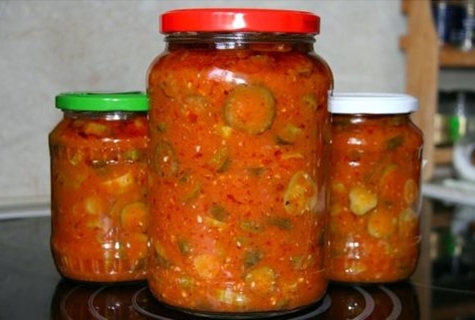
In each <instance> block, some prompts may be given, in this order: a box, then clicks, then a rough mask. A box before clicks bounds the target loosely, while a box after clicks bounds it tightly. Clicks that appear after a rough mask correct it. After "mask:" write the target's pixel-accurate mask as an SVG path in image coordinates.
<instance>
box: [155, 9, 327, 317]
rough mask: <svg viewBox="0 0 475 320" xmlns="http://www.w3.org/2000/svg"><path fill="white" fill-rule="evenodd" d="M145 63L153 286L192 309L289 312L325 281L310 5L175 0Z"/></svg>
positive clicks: (320, 101) (161, 296)
mask: <svg viewBox="0 0 475 320" xmlns="http://www.w3.org/2000/svg"><path fill="white" fill-rule="evenodd" d="M161 31H162V33H164V34H165V41H166V42H167V49H166V51H165V52H164V53H163V54H161V55H160V56H159V57H158V58H157V59H156V60H155V61H154V62H153V63H152V65H151V66H150V69H149V74H148V93H149V98H150V119H149V124H150V149H149V150H150V163H151V168H150V170H149V172H150V173H149V191H150V215H151V220H150V221H151V222H150V239H151V248H152V249H151V252H152V258H151V260H150V265H149V272H148V283H149V287H150V290H151V291H152V293H153V294H154V295H155V297H157V299H158V300H160V301H161V302H164V303H166V304H168V305H171V306H174V307H177V308H180V309H182V310H184V311H189V312H192V313H203V314H206V315H207V316H212V315H213V314H221V315H223V314H226V315H229V314H237V313H239V314H250V313H261V312H262V313H263V314H262V315H264V316H265V315H270V314H274V313H281V312H289V311H292V310H295V309H298V308H301V307H303V306H306V305H309V304H312V303H313V302H316V301H317V300H319V299H320V298H321V297H322V296H323V295H324V292H325V290H326V287H327V280H326V277H325V275H324V272H323V244H324V243H323V232H324V221H325V214H326V212H327V201H326V199H327V194H326V192H327V191H326V190H327V187H326V184H327V175H326V172H327V164H328V152H327V150H328V149H327V146H328V144H329V115H328V110H327V99H328V92H329V91H330V90H331V89H332V81H333V80H332V73H331V71H330V69H329V67H328V65H327V64H326V62H324V60H322V58H320V57H319V56H318V55H317V54H316V53H315V52H314V50H313V43H314V41H315V40H314V36H315V34H317V33H318V32H319V17H318V16H316V15H313V14H311V13H307V12H296V11H285V10H271V9H268V10H261V9H184V10H177V11H171V12H167V13H165V14H164V15H163V16H162V19H161Z"/></svg>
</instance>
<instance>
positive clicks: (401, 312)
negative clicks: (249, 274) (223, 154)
mask: <svg viewBox="0 0 475 320" xmlns="http://www.w3.org/2000/svg"><path fill="white" fill-rule="evenodd" d="M435 207H436V208H437V209H434V208H435ZM439 211H440V213H439ZM422 214H423V228H422V234H423V243H422V249H423V250H422V254H421V258H420V261H419V265H418V269H417V270H416V272H415V274H414V276H413V277H412V278H411V280H410V281H407V282H401V283H396V284H390V285H373V286H356V285H355V286H342V285H333V284H332V285H330V287H329V288H328V293H327V295H326V296H325V297H324V298H323V299H322V300H321V301H320V302H319V303H317V304H316V305H314V306H312V307H310V308H308V309H305V310H302V311H301V312H298V313H293V314H291V315H287V316H278V317H273V318H272V319H275V320H284V319H300V320H305V319H332V320H338V319H355V320H359V319H376V320H380V319H414V320H415V319H423V320H426V319H427V320H437V319H444V320H445V319H453V320H455V319H456V320H468V319H475V240H474V241H473V243H472V236H473V234H472V233H473V232H475V231H474V230H475V228H474V226H475V222H473V221H475V208H465V209H463V210H462V209H454V208H453V207H444V206H442V207H441V208H440V206H438V205H434V204H433V203H432V202H430V201H425V204H424V207H423V212H422ZM472 220H473V221H472ZM49 235H50V219H49V217H35V218H22V219H8V220H0V254H1V258H0V319H1V320H16V319H21V320H24V319H38V320H42V319H72V320H79V319H81V320H82V319H173V320H175V319H180V320H182V319H193V317H192V316H190V315H187V314H184V313H180V312H177V311H174V310H172V309H168V308H166V307H165V306H163V305H161V304H159V303H158V302H157V301H156V300H155V299H154V298H153V297H152V296H151V294H150V293H149V292H148V289H147V287H146V284H145V283H138V284H134V285H121V286H87V285H81V284H76V283H70V282H67V281H64V280H62V279H61V277H60V276H59V274H58V273H57V271H56V269H55V267H54V264H53V261H52V258H51V254H50V249H49ZM474 239H475V236H474ZM199 319H204V318H199Z"/></svg>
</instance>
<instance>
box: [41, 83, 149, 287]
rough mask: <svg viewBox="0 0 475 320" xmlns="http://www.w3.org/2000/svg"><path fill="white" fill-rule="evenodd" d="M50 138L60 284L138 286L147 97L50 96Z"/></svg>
mask: <svg viewBox="0 0 475 320" xmlns="http://www.w3.org/2000/svg"><path fill="white" fill-rule="evenodd" d="M56 107H57V108H59V109H61V110H62V111H63V113H64V116H63V119H62V120H61V121H60V123H59V124H58V125H57V126H56V127H55V128H54V129H53V131H52V132H51V133H50V135H49V148H50V156H51V219H52V230H51V250H52V254H53V258H54V262H55V265H56V268H57V269H58V271H59V273H60V274H61V275H62V276H64V277H65V278H69V279H73V280H79V281H86V282H119V281H120V282H123V281H135V280H145V278H146V264H147V263H146V262H147V250H148V236H147V231H146V230H147V225H148V204H147V199H146V197H147V181H146V170H147V142H148V133H147V132H148V123H147V110H148V99H147V96H146V95H144V94H143V93H139V92H130V93H83V92H71V93H63V94H60V95H58V96H56Z"/></svg>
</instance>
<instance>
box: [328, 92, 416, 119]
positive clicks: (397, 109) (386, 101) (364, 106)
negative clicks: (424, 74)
mask: <svg viewBox="0 0 475 320" xmlns="http://www.w3.org/2000/svg"><path fill="white" fill-rule="evenodd" d="M417 108H418V101H417V99H416V98H414V97H413V96H411V95H408V94H397V93H338V94H333V95H331V96H330V97H329V102H328V110H329V111H330V112H331V113H337V114H397V113H411V112H414V111H417Z"/></svg>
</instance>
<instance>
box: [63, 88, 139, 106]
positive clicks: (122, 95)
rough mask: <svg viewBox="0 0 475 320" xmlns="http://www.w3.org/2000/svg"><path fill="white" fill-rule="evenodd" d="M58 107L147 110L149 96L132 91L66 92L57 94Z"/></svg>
mask: <svg viewBox="0 0 475 320" xmlns="http://www.w3.org/2000/svg"><path fill="white" fill-rule="evenodd" d="M56 108H58V109H62V110H72V111H147V110H148V97H147V95H146V94H145V93H143V92H140V91H131V92H64V93H61V94H59V95H57V96H56Z"/></svg>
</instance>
